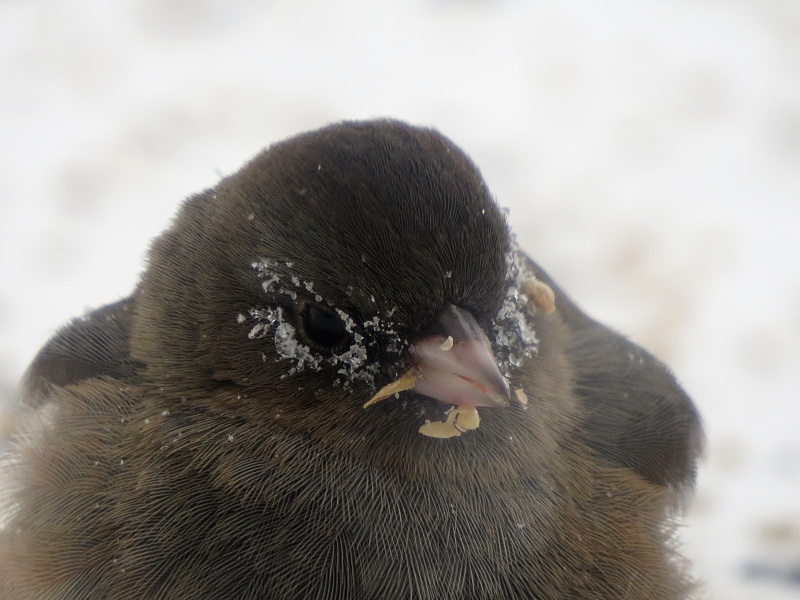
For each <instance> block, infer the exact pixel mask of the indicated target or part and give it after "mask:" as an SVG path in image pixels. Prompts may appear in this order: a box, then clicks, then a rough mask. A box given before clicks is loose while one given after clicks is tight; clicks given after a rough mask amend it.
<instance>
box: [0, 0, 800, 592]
mask: <svg viewBox="0 0 800 600" xmlns="http://www.w3.org/2000/svg"><path fill="white" fill-rule="evenodd" d="M375 116H393V117H398V118H402V119H406V120H408V121H411V122H413V123H416V124H422V125H430V126H435V127H437V128H438V129H440V130H441V131H442V132H443V133H445V134H446V135H448V136H449V137H451V138H452V139H453V140H454V141H455V142H456V143H457V144H459V145H460V146H461V147H463V148H464V149H465V150H466V151H467V152H468V153H469V154H471V156H472V157H473V158H474V160H475V161H476V162H477V164H478V165H479V166H480V167H481V169H482V171H483V173H484V175H485V177H486V179H487V181H488V183H489V185H490V187H491V188H492V189H493V191H494V193H495V194H496V195H497V198H498V201H499V202H500V204H502V205H504V206H507V207H509V208H510V211H511V212H510V220H511V223H512V225H513V226H514V227H515V229H516V232H517V235H518V238H519V239H520V241H521V243H522V245H523V247H525V248H526V249H527V250H528V251H529V252H530V253H531V254H532V255H533V256H534V257H535V258H536V259H537V260H538V261H539V262H540V264H542V265H543V266H544V267H545V268H546V269H548V270H549V272H550V273H551V275H553V277H554V278H555V279H556V280H557V281H558V282H559V283H560V284H561V285H562V286H563V287H564V288H565V289H566V290H567V291H568V292H569V293H570V294H571V295H572V297H573V298H574V299H576V300H577V301H578V303H579V304H581V305H582V306H583V307H584V308H585V309H586V310H587V312H589V313H590V314H592V315H593V316H595V317H597V318H598V319H600V320H601V321H604V322H606V323H607V324H609V325H611V326H612V327H614V328H616V329H618V330H619V331H621V332H623V333H624V334H626V335H628V336H630V337H631V338H632V339H634V340H635V341H637V342H639V343H641V344H643V345H644V346H646V347H648V348H650V349H652V350H654V351H655V353H656V354H657V355H659V356H660V357H661V358H662V359H663V360H665V361H666V362H667V363H669V364H670V365H671V366H672V367H673V369H674V370H675V371H676V373H677V374H678V376H679V378H680V379H681V380H682V382H683V383H684V384H685V386H686V388H687V389H688V390H689V391H690V393H692V394H693V396H694V398H695V400H696V402H697V404H698V406H699V407H700V410H701V411H702V413H703V415H704V418H705V420H706V426H707V437H708V443H709V446H708V456H707V459H706V462H705V465H704V467H703V470H702V472H701V474H700V478H699V486H698V492H697V495H696V497H695V500H694V503H693V504H692V506H691V508H690V511H689V515H688V519H687V526H686V527H685V529H684V530H683V532H682V534H683V537H684V541H685V545H686V552H687V554H688V555H689V556H690V557H691V558H692V560H693V561H694V563H695V571H696V572H697V573H698V575H699V576H700V577H702V578H704V579H705V580H706V581H707V586H706V590H705V595H706V596H707V597H709V598H717V599H722V600H740V599H741V600H743V599H750V598H754V599H785V598H798V597H800V436H798V434H797V431H798V430H799V429H800V401H799V399H798V394H797V392H796V389H797V378H798V373H800V269H798V262H799V261H798V257H800V235H798V233H797V229H798V228H799V227H800V2H798V1H797V0H750V1H747V0H716V1H711V0H692V1H689V0H636V1H634V0H631V1H623V0H602V1H595V2H592V1H589V0H586V1H584V2H570V1H564V2H558V3H555V2H550V3H545V2H533V1H522V0H519V1H513V0H505V1H504V0H495V1H491V0H485V1H479V0H473V1H457V0H386V1H384V2H368V1H366V0H364V1H351V2H348V3H339V2H335V1H333V0H316V1H311V0H309V1H304V0H286V1H277V0H276V1H273V2H259V1H256V0H196V1H188V0H117V1H115V2H104V1H101V0H72V2H69V3H66V2H52V1H44V0H25V1H23V0H0V139H1V140H2V143H0V275H1V276H0V388H2V392H3V395H4V396H5V398H6V399H7V400H9V401H13V397H14V388H15V385H16V383H17V380H18V378H19V376H20V375H21V373H22V372H23V370H24V368H25V366H26V365H27V363H28V362H29V361H30V360H31V358H32V357H33V355H34V353H35V352H36V351H37V349H38V348H39V347H40V346H41V345H42V344H43V343H44V342H45V340H46V339H47V338H48V337H49V336H50V335H51V334H52V333H53V332H54V331H55V330H56V328H57V327H58V326H59V325H60V324H62V323H64V322H65V321H67V320H68V319H70V318H71V317H74V316H77V315H79V314H81V313H82V312H84V311H85V310H86V309H88V308H91V307H96V306H99V305H102V304H105V303H108V302H111V301H114V300H116V299H118V298H120V297H122V296H124V295H126V294H127V293H128V292H130V290H131V289H132V288H133V286H134V284H135V282H136V278H137V275H138V273H139V272H140V271H141V269H142V266H143V260H144V256H145V251H146V248H147V246H148V243H149V240H150V239H151V238H152V237H153V236H155V235H156V234H157V233H158V232H159V231H160V230H162V229H163V228H164V227H165V226H166V225H167V224H168V223H169V221H170V218H171V216H172V215H173V214H174V212H175V210H176V207H177V205H178V203H179V202H180V201H181V199H182V198H183V197H185V196H187V195H188V194H191V193H194V192H196V191H200V190H202V189H203V188H204V187H207V186H209V185H212V184H213V183H214V182H215V181H217V179H218V178H219V177H220V176H221V175H224V174H228V173H230V172H232V171H233V170H235V169H237V168H238V167H239V166H240V165H241V163H242V162H244V161H245V160H247V159H248V158H249V157H250V156H251V155H253V154H254V153H256V152H257V151H258V150H259V149H260V148H262V147H263V146H265V145H268V144H269V143H271V142H274V141H277V140H279V139H282V138H284V137H286V136H288V135H291V134H293V133H296V132H298V131H302V130H307V129H313V128H316V127H318V126H321V125H323V124H325V123H328V122H331V121H338V120H342V119H359V118H367V117H375Z"/></svg>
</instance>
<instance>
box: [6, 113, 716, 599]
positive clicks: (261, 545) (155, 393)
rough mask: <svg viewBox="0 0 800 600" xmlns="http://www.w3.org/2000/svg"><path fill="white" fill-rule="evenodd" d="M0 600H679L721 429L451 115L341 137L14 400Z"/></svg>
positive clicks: (173, 249) (266, 176)
mask: <svg viewBox="0 0 800 600" xmlns="http://www.w3.org/2000/svg"><path fill="white" fill-rule="evenodd" d="M20 395H21V402H20V406H19V408H18V411H17V415H16V417H15V434H14V437H13V439H12V441H11V443H10V445H9V446H8V447H7V448H6V449H5V455H4V458H3V461H2V466H1V467H0V470H1V474H0V477H2V479H0V481H3V482H4V484H3V492H2V493H3V496H2V500H1V502H2V504H0V507H2V514H3V518H2V524H1V525H0V526H1V527H2V530H0V596H2V597H3V598H5V599H9V600H22V599H32V598H37V599H55V598H58V599H70V600H73V599H75V600H76V599H90V598H91V599H119V600H127V599H134V598H136V599H140V598H148V599H156V598H158V599H172V598H176V599H177V598H180V599H184V600H193V599H198V598H214V599H223V600H224V599H233V598H236V599H256V598H270V599H298V598H302V599H306V598H307V599H312V598H313V599H330V600H334V599H336V600H340V599H353V600H357V599H382V600H390V599H395V598H398V599H399V598H403V599H412V598H414V599H428V598H431V599H433V598H435V599H450V598H453V599H454V598H459V599H489V598H491V599H504V598H515V599H520V598H536V599H540V600H555V599H566V598H569V599H572V600H575V599H601V598H602V599H604V600H609V599H612V600H613V599H620V600H621V599H645V598H647V599H675V600H677V599H686V598H690V597H692V595H693V594H694V593H695V591H696V588H697V583H696V582H695V581H694V578H693V575H691V573H690V570H691V569H690V566H689V564H688V561H687V559H685V558H684V557H683V556H682V554H681V548H680V546H679V544H678V542H677V541H676V537H675V531H676V528H677V526H678V524H679V522H680V517H681V512H682V509H683V507H684V506H685V504H686V500H687V498H688V497H689V494H690V493H691V491H692V489H693V486H694V481H695V478H696V469H697V463H698V461H699V459H700V458H701V454H702V447H703V433H702V424H701V419H700V416H699V412H698V410H697V408H696V407H695V405H694V403H693V402H692V400H691V399H690V398H689V396H688V395H687V394H686V392H685V391H684V390H683V389H682V387H681V385H680V384H679V383H678V382H677V380H676V378H675V376H674V375H673V374H672V372H671V371H670V370H669V369H668V368H667V367H666V366H665V365H664V364H663V363H662V362H660V361H659V360H658V359H656V358H655V357H654V356H653V355H652V354H650V353H649V352H647V351H646V350H644V349H643V348H641V347H640V346H638V345H636V344H635V343H633V342H632V341H629V340H628V339H626V338H625V337H623V336H622V335H620V334H618V333H616V332H614V331H613V330H611V329H609V328H608V327H606V326H604V325H602V324H600V323H598V322H597V321H595V320H593V319H592V318H590V317H589V316H587V315H586V314H585V313H584V312H583V311H582V310H581V309H580V308H579V306H578V305H577V304H576V303H575V302H573V301H572V300H571V299H570V297H569V296H567V294H566V293H565V292H564V291H563V290H562V289H561V288H559V287H558V285H557V284H556V283H555V282H554V281H553V280H552V279H551V278H550V277H549V275H548V274H547V273H546V272H545V271H544V270H543V269H541V268H540V267H539V265H538V264H537V263H535V262H534V261H533V260H532V259H531V258H529V257H528V255H527V254H526V253H525V252H524V251H523V250H522V249H521V248H520V247H519V244H518V242H517V240H516V237H515V236H514V234H513V232H512V230H511V228H510V225H509V223H508V219H507V215H506V211H504V210H502V209H501V208H500V206H499V204H498V203H497V201H496V200H495V198H494V197H493V195H492V193H491V192H490V191H489V188H488V186H487V184H486V183H485V181H484V179H483V177H482V175H481V173H480V171H479V169H478V167H477V166H476V165H475V164H474V163H473V161H472V160H471V159H470V158H469V157H468V156H467V154H465V153H464V152H463V151H462V150H461V149H460V148H459V147H457V146H456V145H455V144H454V143H453V142H452V141H450V139H449V138H447V137H445V136H444V135H442V134H441V133H439V132H438V131H437V130H435V129H431V128H425V127H419V126H412V125H409V124H407V123H405V122H403V121H398V120H392V119H374V120H367V121H343V122H337V123H333V124H330V125H327V126H325V127H323V128H321V129H317V130H313V131H309V132H305V133H300V134H298V135H296V136H294V137H291V138H289V139H287V140H284V141H281V142H277V143H275V144H273V145H271V146H270V147H268V148H267V149H266V150H264V151H262V152H261V153H260V154H258V155H256V156H255V157H254V158H253V159H251V160H250V162H248V163H246V164H245V165H244V166H243V167H242V168H241V169H240V170H239V171H238V172H236V173H234V174H232V175H229V176H227V177H224V178H222V179H220V181H219V182H218V183H217V184H216V185H215V186H214V187H213V188H210V189H208V190H206V191H203V192H201V193H199V194H196V195H194V196H191V197H189V198H188V199H186V200H185V201H184V203H183V204H182V206H181V208H180V209H179V212H178V214H177V217H176V218H175V220H174V222H173V223H172V224H171V226H170V227H169V228H168V229H167V230H166V231H165V232H164V233H162V234H161V236H160V237H158V238H156V239H155V240H154V242H153V243H152V246H151V248H150V251H149V254H148V258H147V264H146V267H145V269H144V271H143V273H142V275H141V278H140V280H139V282H138V284H137V285H136V287H135V289H134V291H133V292H132V294H131V295H130V296H129V297H127V298H125V299H123V300H120V301H118V302H116V303H114V304H110V305H108V306H105V307H102V308H99V309H96V310H94V311H92V312H89V313H88V314H86V315H84V316H83V317H79V318H77V319H75V320H73V321H72V322H70V323H68V324H67V325H65V326H64V327H62V328H61V329H60V330H58V331H57V332H56V333H55V335H54V336H53V337H52V339H50V341H48V342H47V343H46V345H45V346H44V347H43V348H42V350H41V351H40V352H39V354H38V355H37V356H36V358H35V359H34V360H33V362H32V364H31V366H30V367H29V369H28V371H27V373H26V374H25V376H24V377H23V381H22V384H21V393H20Z"/></svg>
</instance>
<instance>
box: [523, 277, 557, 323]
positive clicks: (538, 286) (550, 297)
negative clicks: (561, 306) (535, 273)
mask: <svg viewBox="0 0 800 600" xmlns="http://www.w3.org/2000/svg"><path fill="white" fill-rule="evenodd" d="M521 287H522V291H523V292H525V294H526V295H527V296H528V297H529V298H530V299H531V300H533V303H534V304H536V306H537V307H538V308H539V310H541V311H542V312H543V313H545V314H548V313H551V312H553V311H554V310H555V309H556V295H555V292H553V288H551V287H550V286H549V285H547V284H546V283H544V282H543V281H539V280H538V279H536V278H535V277H531V278H530V279H527V280H525V281H524V282H523V283H522V286H521Z"/></svg>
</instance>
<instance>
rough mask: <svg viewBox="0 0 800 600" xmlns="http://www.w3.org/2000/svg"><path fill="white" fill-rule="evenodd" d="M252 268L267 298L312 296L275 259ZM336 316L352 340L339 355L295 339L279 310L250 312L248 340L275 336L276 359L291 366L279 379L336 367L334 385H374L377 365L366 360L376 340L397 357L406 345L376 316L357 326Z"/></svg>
mask: <svg viewBox="0 0 800 600" xmlns="http://www.w3.org/2000/svg"><path fill="white" fill-rule="evenodd" d="M284 264H285V266H286V267H287V268H289V269H290V268H291V267H292V263H291V262H290V261H287V262H285V263H284ZM251 266H252V268H253V269H254V270H255V271H256V273H257V275H258V277H259V279H260V280H261V284H262V288H263V289H264V291H265V292H267V293H269V294H270V295H276V294H277V295H286V296H288V297H289V298H291V299H292V300H295V299H296V298H297V292H296V290H301V291H303V290H305V291H306V292H310V293H314V283H313V282H310V281H301V280H300V278H299V277H297V276H296V275H294V274H291V273H286V269H282V268H281V267H280V265H279V263H278V262H277V261H275V260H271V259H266V260H260V261H254V262H253V263H251ZM287 280H288V281H287ZM314 299H315V301H316V302H318V303H323V302H325V303H326V304H328V305H331V306H332V303H331V302H328V301H325V299H324V298H323V297H322V295H320V294H318V293H314ZM395 310H396V308H393V309H392V310H391V311H390V313H389V314H388V315H386V317H387V318H390V317H391V316H392V314H394V312H395ZM336 313H337V314H338V316H339V318H341V319H342V322H343V323H344V327H345V330H346V331H347V332H348V333H349V334H350V336H351V340H352V341H351V344H350V345H349V346H348V347H347V348H346V349H345V350H343V351H341V352H338V353H334V354H328V353H326V354H324V355H323V354H321V353H319V352H315V351H313V350H312V349H311V348H310V347H309V346H307V345H305V344H303V343H302V342H301V341H300V340H298V337H297V331H296V329H295V326H294V325H293V324H292V323H290V322H289V321H288V319H287V318H286V314H285V312H284V309H283V308H281V307H275V308H273V307H268V308H260V309H256V308H253V309H251V310H250V311H249V315H250V317H251V318H252V319H253V320H255V321H256V323H255V325H253V326H252V328H251V329H250V333H249V334H248V337H249V338H250V339H256V338H264V337H267V335H269V334H271V335H273V336H274V340H275V349H276V351H277V354H278V357H277V360H287V361H291V363H292V366H291V368H289V370H288V371H287V372H286V373H285V374H284V375H283V376H282V377H286V376H289V375H293V374H295V373H297V372H300V371H302V370H304V369H312V370H319V369H322V368H326V367H336V368H337V369H336V372H337V374H338V375H339V379H338V380H336V382H335V383H336V384H337V385H343V386H344V387H349V386H350V385H351V384H352V383H353V382H355V381H364V382H366V383H368V384H369V385H374V377H375V375H376V374H377V373H378V371H379V369H380V365H379V363H378V362H377V361H375V362H372V363H371V362H370V361H369V348H371V347H373V346H376V345H377V343H378V342H377V340H380V343H381V346H382V348H384V351H386V352H389V353H398V354H399V353H400V352H401V351H402V350H404V349H405V343H404V342H402V341H401V340H400V337H399V335H398V334H397V332H396V331H395V330H394V327H393V325H392V324H391V323H390V322H387V321H384V320H383V319H381V318H380V317H378V316H376V317H374V318H373V319H370V320H368V321H367V322H365V323H364V324H363V325H362V326H361V327H359V326H358V325H357V324H356V322H355V321H354V320H353V318H352V317H351V316H350V314H349V313H347V312H345V311H343V310H341V309H336ZM240 317H241V318H240ZM245 320H246V318H245V317H244V316H243V315H239V316H237V322H239V323H242V322H244V321H245ZM264 358H265V359H266V357H264Z"/></svg>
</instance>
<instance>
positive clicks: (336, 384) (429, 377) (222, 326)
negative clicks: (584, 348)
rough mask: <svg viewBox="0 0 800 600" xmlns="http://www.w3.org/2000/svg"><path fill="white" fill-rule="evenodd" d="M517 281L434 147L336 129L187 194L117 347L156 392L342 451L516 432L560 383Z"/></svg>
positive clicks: (523, 282) (536, 312)
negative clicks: (216, 402) (533, 405)
mask: <svg viewBox="0 0 800 600" xmlns="http://www.w3.org/2000/svg"><path fill="white" fill-rule="evenodd" d="M531 277H532V275H531V273H530V272H528V271H527V267H526V264H525V259H524V258H523V257H522V255H521V254H520V253H519V252H518V251H517V249H516V247H515V244H514V242H513V236H512V235H511V233H510V231H509V228H508V225H507V223H506V219H505V215H504V213H503V211H502V210H501V209H500V208H499V207H498V206H497V204H496V203H495V202H494V200H493V198H492V196H491V194H490V192H489V190H488V188H487V186H486V184H485V183H484V181H483V179H482V178H481V175H480V173H479V172H478V170H477V168H476V167H475V166H474V165H473V163H472V162H471V161H470V159H469V158H468V157H467V156H466V155H465V154H464V153H463V152H462V151H461V150H459V149H458V148H457V147H456V146H455V145H454V144H453V143H452V142H450V141H449V140H448V139H447V138H445V137H443V136H442V135H441V134H439V133H438V132H436V131H433V130H429V129H420V128H413V127H410V126H408V125H405V124H402V123H399V122H393V121H373V122H366V123H343V124H337V125H333V126H329V127H327V128H324V129H322V130H319V131H315V132H311V133H307V134H303V135H300V136H297V137H295V138H292V139H289V140H288V141H285V142H282V143H279V144H276V145H274V146H272V147H271V148H269V149H268V150H267V151H265V152H264V153H262V154H260V155H258V156H257V157H256V158H255V159H253V160H252V161H251V162H250V163H249V164H247V165H246V166H245V167H244V168H243V169H242V170H241V171H239V172H238V173H236V174H234V175H232V176H230V177H228V178H226V179H224V180H223V181H221V182H220V183H219V185H217V186H216V187H215V188H214V189H213V190H209V191H207V192H206V193H204V194H202V195H200V196H197V197H195V198H193V199H191V200H190V201H189V202H187V204H186V205H185V207H184V209H183V211H182V213H181V214H180V215H179V218H178V221H177V223H176V225H175V226H174V227H173V229H172V230H171V231H170V232H168V233H167V234H166V235H165V236H163V237H162V238H161V239H160V240H159V241H158V242H157V243H156V245H155V247H154V249H153V251H152V253H151V259H150V267H149V270H148V272H147V274H146V275H145V277H144V279H143V283H142V286H141V306H142V309H141V316H142V317H143V318H142V319H141V321H142V323H143V324H142V325H141V326H139V327H138V330H135V331H134V352H136V349H137V347H138V348H141V352H140V354H141V355H142V356H147V357H149V361H150V363H151V365H150V367H151V368H150V370H151V373H152V374H153V375H154V380H155V381H157V382H158V385H159V386H165V387H166V388H167V389H169V388H170V385H171V383H174V384H175V385H179V386H184V385H185V380H186V378H187V377H189V378H196V381H194V382H192V389H195V390H203V392H202V393H206V394H214V395H215V397H218V398H225V399H226V400H225V402H224V404H226V409H225V410H228V411H231V412H232V413H236V414H240V415H241V418H242V419H247V420H255V421H258V420H263V421H267V420H273V421H275V420H280V422H281V427H284V428H287V429H288V430H291V431H292V432H293V433H294V434H297V435H303V436H308V437H310V438H312V439H317V440H320V441H321V443H324V444H326V445H329V446H332V447H336V448H340V449H347V448H351V447H352V446H354V445H356V446H358V445H364V444H366V445H369V446H371V447H373V446H374V447H377V448H380V447H382V446H387V447H388V446H391V447H395V448H400V449H402V450H400V451H401V452H409V450H408V448H409V447H411V448H416V449H418V451H419V452H420V456H423V455H426V454H428V453H429V451H430V449H431V446H430V445H431V444H454V443H461V444H465V443H466V445H467V446H471V445H472V444H475V443H476V442H475V441H473V442H468V441H466V439H467V438H470V437H471V436H490V437H493V438H497V439H500V438H502V439H504V440H509V439H510V440H512V441H513V437H514V435H515V432H516V429H517V426H518V423H519V421H520V420H521V413H524V412H526V411H528V408H529V407H528V406H527V405H526V404H527V396H526V392H525V391H524V390H525V389H527V390H528V394H527V395H530V392H531V390H534V389H536V390H540V391H541V393H542V394H543V395H544V396H547V397H549V396H553V397H554V398H555V397H556V396H558V395H559V394H560V393H561V392H563V389H564V388H565V386H567V385H568V383H567V380H568V374H567V373H566V371H567V369H566V368H565V367H564V365H563V364H561V360H560V351H561V347H560V345H559V344H558V343H557V340H558V337H559V336H558V331H557V330H558V323H557V322H556V321H548V320H547V316H545V314H544V313H546V312H548V307H547V306H546V301H545V304H544V305H543V304H542V302H539V303H538V306H537V302H536V301H535V300H534V298H533V294H532V293H531V288H530V286H529V283H530V281H532V279H531ZM159 332H160V333H159ZM548 346H550V347H548ZM532 360H539V362H540V363H541V365H540V366H539V367H538V368H534V369H533V370H532V369H530V368H525V369H523V368H522V367H523V366H524V365H525V364H526V363H528V362H529V361H532ZM532 379H536V382H535V383H536V386H535V388H534V387H533V386H532V385H531V384H532V383H533V382H532ZM173 395H174V394H173ZM184 395H185V394H184ZM566 395H567V396H568V394H566ZM561 397H562V398H563V397H564V394H561ZM547 413H548V411H547V409H546V408H545V409H544V411H543V414H544V416H543V418H542V423H541V426H542V431H543V432H545V431H548V429H547V428H548V427H549V428H550V429H549V431H550V433H549V434H548V435H547V436H545V437H547V438H548V439H549V438H550V436H552V424H548V423H547V421H549V420H550V418H549V417H548V416H547ZM481 419H483V424H482V425H481ZM526 420H527V419H526ZM479 425H480V427H479ZM561 426H563V425H561ZM526 427H528V428H530V426H526ZM462 433H463V434H464V435H463V436H462ZM442 437H444V438H447V437H457V438H459V439H458V440H450V441H447V440H441V439H432V438H442ZM484 443H485V442H484ZM543 443H544V442H543ZM364 453H366V454H370V453H371V454H373V455H376V458H375V460H380V459H379V458H377V456H381V455H384V454H385V452H383V451H380V450H377V451H376V452H371V451H369V452H366V451H365V452H364ZM362 454H363V453H362Z"/></svg>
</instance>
